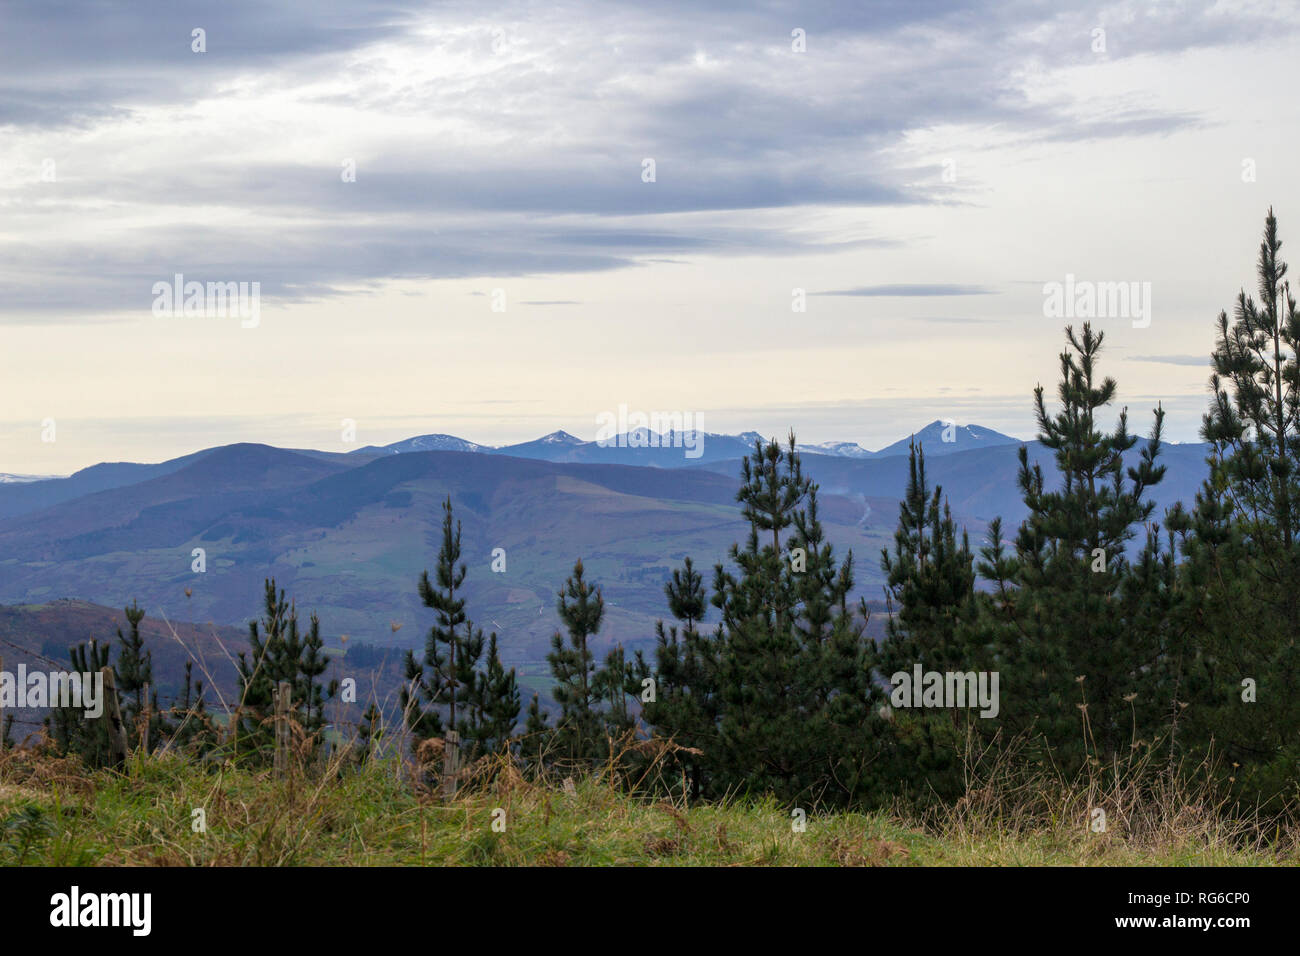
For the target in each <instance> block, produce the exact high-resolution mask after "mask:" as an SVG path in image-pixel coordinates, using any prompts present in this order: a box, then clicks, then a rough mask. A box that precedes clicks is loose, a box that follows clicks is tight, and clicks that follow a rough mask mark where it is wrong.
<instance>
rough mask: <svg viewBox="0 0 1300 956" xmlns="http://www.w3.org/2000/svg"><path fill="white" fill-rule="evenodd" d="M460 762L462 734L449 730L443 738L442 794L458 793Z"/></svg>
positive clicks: (447, 795) (451, 794) (449, 795)
mask: <svg viewBox="0 0 1300 956" xmlns="http://www.w3.org/2000/svg"><path fill="white" fill-rule="evenodd" d="M459 764H460V734H459V733H457V732H456V731H454V730H449V731H447V735H446V737H444V738H443V751H442V795H443V796H444V797H452V796H455V795H456V771H457V769H458V768H459Z"/></svg>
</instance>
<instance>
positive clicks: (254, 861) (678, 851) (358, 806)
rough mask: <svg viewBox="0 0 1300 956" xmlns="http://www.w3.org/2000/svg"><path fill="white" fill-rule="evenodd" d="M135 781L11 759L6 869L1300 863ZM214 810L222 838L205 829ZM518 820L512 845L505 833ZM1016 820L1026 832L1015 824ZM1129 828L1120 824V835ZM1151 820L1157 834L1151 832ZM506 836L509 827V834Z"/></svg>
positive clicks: (1209, 850)
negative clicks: (495, 825)
mask: <svg viewBox="0 0 1300 956" xmlns="http://www.w3.org/2000/svg"><path fill="white" fill-rule="evenodd" d="M129 771H130V772H129V774H126V775H124V774H119V773H114V772H110V771H99V772H96V773H90V774H88V773H86V772H85V771H83V770H82V769H81V768H80V767H79V766H78V765H77V764H76V762H75V760H68V759H60V758H53V757H49V756H45V755H40V754H35V753H31V752H22V751H19V752H14V751H10V752H7V753H5V754H3V755H0V864H4V865H13V864H19V865H73V866H121V865H127V866H152V865H164V866H191V865H192V866H213V865H216V866H294V865H297V866H373V865H380V866H383V865H401V866H441V865H457V866H460V865H467V866H478V865H487V866H516V865H524V866H530V865H532V866H536V865H551V866H565V865H568V866H607V865H608V866H629V865H632V866H642V865H645V866H990V865H991V866H1003V865H1007V866H1025V865H1029V866H1032V865H1057V866H1061V865H1066V866H1070V865H1155V866H1170V865H1215V866H1225V865H1245V866H1258V865H1279V864H1281V865H1294V864H1295V863H1296V862H1297V860H1298V859H1300V854H1297V848H1296V840H1295V838H1294V836H1295V835H1294V834H1290V835H1288V834H1286V833H1282V834H1280V839H1274V840H1271V841H1269V843H1268V845H1265V844H1264V843H1262V842H1260V841H1257V840H1249V839H1242V838H1241V834H1240V831H1234V830H1233V829H1232V828H1230V827H1228V826H1225V825H1222V824H1219V823H1218V822H1217V821H1215V820H1214V819H1211V818H1207V817H1206V816H1204V815H1203V814H1199V813H1197V812H1196V808H1195V807H1194V806H1188V805H1180V806H1174V807H1171V809H1170V810H1169V811H1168V812H1166V813H1157V814H1156V816H1157V817H1158V819H1156V820H1155V823H1156V825H1155V826H1144V827H1143V828H1142V830H1143V834H1144V835H1143V836H1141V837H1138V836H1136V835H1134V834H1132V833H1129V834H1126V833H1125V831H1124V828H1123V826H1114V827H1113V828H1112V830H1111V831H1110V832H1108V833H1092V832H1089V830H1088V828H1087V827H1086V826H1085V825H1082V824H1081V823H1080V821H1077V820H1074V819H1068V820H1067V818H1072V817H1074V816H1076V814H1073V813H1070V812H1066V813H1063V814H1062V815H1061V817H1060V818H1059V819H1057V820H1056V822H1051V820H1050V819H1044V818H1042V817H1039V818H1038V822H1037V823H1036V824H1028V823H1027V821H1026V819H1024V818H1019V817H1017V815H1015V814H1010V815H1008V814H1006V813H1005V812H998V813H985V812H983V811H977V810H975V809H973V808H974V807H975V806H976V804H977V803H978V801H964V807H961V808H958V809H957V810H956V811H952V812H947V813H944V814H942V815H941V816H940V817H935V818H931V819H928V820H926V821H921V820H918V819H909V818H906V817H904V816H900V815H895V814H883V813H882V814H859V813H828V814H822V813H818V812H815V811H814V812H810V813H809V814H808V817H807V826H806V830H804V831H803V832H795V831H794V828H793V827H792V825H791V815H790V809H789V808H787V807H782V806H778V805H777V804H776V803H775V802H773V801H771V800H758V801H736V802H731V803H726V804H714V805H704V806H694V807H686V806H682V805H674V804H672V803H669V802H665V801H657V800H654V799H648V798H638V797H635V796H628V795H627V794H625V793H623V792H621V791H619V790H617V789H615V788H613V787H610V786H609V785H607V784H605V783H602V782H601V781H599V780H596V779H589V780H586V781H580V782H579V783H578V784H577V785H576V788H575V791H574V792H573V793H566V792H564V790H563V789H555V788H548V787H543V786H539V785H537V784H533V783H530V782H528V781H525V780H524V779H523V778H522V777H520V776H519V775H518V774H517V773H513V772H510V771H507V772H505V773H502V774H499V775H498V776H497V778H496V782H495V783H494V784H492V785H489V786H486V787H483V788H480V789H477V790H475V791H471V792H468V793H463V794H461V795H460V796H458V797H457V798H455V799H454V800H451V801H449V802H443V801H441V800H439V799H438V798H437V797H436V796H432V795H429V794H421V793H419V792H418V788H413V787H412V785H411V782H410V780H409V779H406V778H405V777H404V776H403V773H404V771H402V770H401V769H400V767H399V765H397V764H396V763H394V762H381V763H376V764H372V765H371V766H370V767H368V768H366V769H364V770H362V771H359V772H353V771H348V772H345V773H343V774H342V775H336V774H327V775H325V777H324V778H323V779H316V780H310V779H308V778H306V777H303V776H299V777H297V778H296V779H294V780H292V781H288V782H276V781H273V780H272V779H271V775H270V773H269V771H250V770H240V769H232V768H230V767H225V768H220V769H203V768H201V767H199V766H196V765H194V764H193V763H190V762H188V761H185V760H182V759H180V758H172V757H167V756H163V757H152V758H149V759H148V760H143V759H141V758H140V757H139V756H138V755H137V756H136V757H134V758H133V759H132V761H131V764H130V766H129ZM196 810H202V811H203V814H202V816H203V817H204V818H205V819H204V821H203V822H204V823H205V825H206V829H205V832H196V831H197V829H198V826H197V824H198V819H199V815H198V814H196V813H195V811H196ZM494 820H498V821H503V823H504V831H503V832H497V831H496V830H494V828H493V822H494ZM1009 821H1010V822H1009ZM1117 822H1119V821H1117ZM1150 822H1151V821H1148V823H1150ZM500 826H501V823H498V827H500Z"/></svg>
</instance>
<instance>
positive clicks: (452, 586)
mask: <svg viewBox="0 0 1300 956" xmlns="http://www.w3.org/2000/svg"><path fill="white" fill-rule="evenodd" d="M460 541H461V526H460V522H459V521H455V520H454V514H453V512H452V506H451V499H450V498H448V499H447V500H446V501H445V502H444V503H443V521H442V544H441V546H440V548H439V550H438V563H437V566H436V568H435V571H434V577H433V578H432V579H430V576H429V572H428V571H425V572H423V573H422V574H421V576H420V584H419V592H420V597H421V599H422V600H423V601H424V605H425V606H426V607H429V608H432V609H433V610H434V611H436V612H437V619H436V621H435V623H434V625H433V626H432V628H430V630H429V635H428V638H427V639H426V640H425V649H424V659H423V661H422V662H421V661H417V660H416V657H415V654H414V652H412V651H407V653H406V658H405V664H406V679H407V684H406V686H405V687H403V689H402V692H401V705H402V710H403V712H404V713H405V714H406V720H407V726H408V727H409V728H410V730H411V731H412V733H413V735H414V736H415V738H416V739H417V740H423V739H428V738H430V737H437V736H441V735H442V734H443V733H444V732H445V731H444V727H445V728H447V729H452V728H454V729H455V730H456V732H457V733H458V734H459V735H460V738H461V746H462V750H463V751H464V752H465V753H466V754H472V753H475V752H487V751H494V750H498V749H500V748H502V747H504V746H506V743H507V741H508V740H509V737H510V734H511V733H512V731H513V730H514V725H515V722H516V721H517V720H518V717H519V689H518V683H517V681H516V678H515V672H514V669H513V668H511V669H510V670H509V671H507V670H506V669H505V667H504V665H502V663H501V659H500V655H499V653H498V648H497V636H496V634H495V633H493V634H492V635H491V636H490V637H489V638H487V639H485V638H484V635H483V629H482V628H481V627H476V626H475V625H474V623H473V622H472V621H471V620H469V618H468V616H467V615H466V613H465V598H464V597H461V596H458V595H459V593H460V592H461V591H462V589H463V587H464V583H465V577H466V575H467V573H468V569H467V567H466V565H465V564H464V563H463V562H461V560H460V555H461V545H460ZM485 644H486V646H487V648H488V659H487V661H486V663H485V664H484V663H483V649H484V646H485ZM444 709H445V711H446V715H445V721H444V716H443V710H444Z"/></svg>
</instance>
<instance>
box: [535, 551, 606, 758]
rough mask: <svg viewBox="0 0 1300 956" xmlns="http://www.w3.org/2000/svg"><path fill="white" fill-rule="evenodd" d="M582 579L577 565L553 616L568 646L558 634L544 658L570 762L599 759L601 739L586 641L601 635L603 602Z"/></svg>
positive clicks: (559, 736)
mask: <svg viewBox="0 0 1300 956" xmlns="http://www.w3.org/2000/svg"><path fill="white" fill-rule="evenodd" d="M584 575H585V571H584V569H583V566H582V560H581V559H579V560H578V561H576V562H575V563H574V565H573V574H572V575H571V576H570V577H569V578H568V579H567V580H566V581H565V582H564V587H563V589H561V590H560V592H559V595H558V597H557V599H556V611H557V612H558V613H559V615H560V620H561V622H562V623H563V624H564V626H565V629H566V630H567V631H568V643H567V644H566V643H565V639H564V637H563V636H562V635H561V634H560V633H559V632H558V631H557V632H556V633H555V634H554V635H553V636H552V637H551V652H550V653H549V654H547V655H546V660H547V662H548V663H549V664H550V668H551V676H552V677H554V678H555V682H556V684H555V690H554V695H555V701H556V703H558V704H559V705H560V715H559V719H558V721H557V724H556V728H555V742H556V746H557V747H558V748H559V750H560V751H561V753H563V754H565V755H566V756H568V757H569V758H571V759H573V760H582V759H584V758H591V757H596V756H598V755H599V754H600V749H601V744H602V737H603V734H602V730H603V728H602V726H601V723H600V718H599V711H598V708H597V696H596V693H595V689H594V688H593V681H594V678H595V676H596V672H595V663H594V661H595V658H594V657H593V656H592V653H591V649H590V647H589V646H588V638H590V637H592V636H594V635H595V634H596V633H597V632H598V631H599V630H600V624H601V620H602V618H603V617H604V614H605V600H604V598H603V597H602V596H601V592H600V588H599V587H596V586H594V585H592V584H591V583H590V582H588V581H587V580H586V578H585V576H584Z"/></svg>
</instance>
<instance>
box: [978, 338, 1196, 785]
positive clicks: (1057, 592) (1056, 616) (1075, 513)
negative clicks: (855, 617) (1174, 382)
mask: <svg viewBox="0 0 1300 956" xmlns="http://www.w3.org/2000/svg"><path fill="white" fill-rule="evenodd" d="M1066 338H1067V341H1068V344H1069V350H1068V351H1066V352H1063V353H1061V356H1060V359H1061V382H1060V385H1059V387H1058V397H1059V399H1060V403H1061V408H1060V410H1059V411H1058V412H1057V413H1056V414H1055V415H1051V414H1049V413H1048V411H1047V408H1046V405H1045V403H1044V400H1043V388H1042V386H1039V387H1037V388H1036V389H1035V391H1034V404H1035V411H1036V417H1037V420H1038V430H1039V440H1040V441H1041V442H1042V444H1043V445H1044V446H1045V447H1046V448H1047V449H1049V450H1050V451H1052V452H1053V453H1054V461H1055V464H1056V469H1057V485H1059V487H1054V488H1050V489H1049V485H1048V483H1047V481H1046V479H1045V476H1044V474H1043V470H1042V468H1041V466H1039V465H1037V464H1033V465H1031V464H1030V462H1029V456H1028V450H1027V449H1026V448H1025V447H1024V446H1022V447H1021V449H1020V475H1019V482H1020V489H1021V492H1022V494H1023V496H1024V501H1025V505H1026V507H1027V508H1028V510H1029V516H1028V517H1027V518H1026V519H1025V521H1024V522H1023V523H1022V525H1021V527H1020V529H1019V532H1018V534H1017V536H1016V539H1015V556H1014V559H1013V560H1009V559H1008V558H1007V556H1006V554H1005V550H1004V549H1005V545H1004V543H1003V542H1002V541H1001V538H1000V535H1001V528H1000V523H999V525H998V526H996V527H995V529H994V534H995V535H996V538H995V539H991V540H990V544H989V547H988V548H987V549H986V556H985V561H984V562H983V563H982V564H981V566H980V568H979V570H980V573H981V575H983V576H984V577H986V578H988V579H989V580H990V581H991V582H992V583H993V591H992V593H993V595H994V596H993V598H992V604H993V606H992V608H991V609H990V618H991V619H992V620H996V621H999V622H1000V627H999V628H998V633H997V636H996V637H995V642H996V645H997V646H996V653H997V657H998V666H999V668H1000V671H1001V675H1000V676H1001V686H1002V687H1003V688H1008V689H1010V688H1015V691H1014V693H1007V694H1005V695H1004V696H1003V698H1002V702H1001V712H1000V715H999V721H1000V723H1001V724H1002V725H1003V726H1004V727H1007V728H1009V729H1010V730H1012V731H1013V732H1021V731H1032V732H1034V733H1035V734H1041V735H1042V738H1043V740H1044V741H1045V742H1046V743H1047V744H1048V745H1049V746H1050V747H1051V748H1052V751H1053V758H1054V759H1055V760H1057V761H1058V762H1059V763H1060V765H1061V766H1063V767H1065V768H1067V769H1068V768H1070V767H1075V768H1077V767H1079V766H1081V765H1082V763H1083V761H1084V760H1085V759H1086V758H1088V757H1093V758H1095V759H1099V760H1102V761H1103V762H1104V761H1105V760H1108V759H1110V758H1111V757H1113V756H1115V755H1117V754H1121V753H1123V754H1128V753H1130V751H1131V747H1132V746H1133V745H1138V746H1141V745H1147V746H1150V745H1151V744H1152V742H1153V740H1154V739H1156V738H1157V737H1158V736H1159V735H1161V734H1162V733H1165V732H1167V731H1168V730H1169V728H1170V726H1171V724H1172V720H1173V716H1174V713H1175V712H1176V710H1177V707H1178V705H1177V703H1176V701H1175V687H1176V686H1177V684H1178V682H1179V675H1177V674H1172V673H1171V672H1170V671H1169V665H1170V662H1171V661H1176V660H1179V659H1180V655H1179V651H1180V648H1181V647H1182V646H1183V645H1184V644H1185V643H1186V641H1187V637H1188V636H1187V634H1186V633H1184V632H1182V631H1180V630H1178V629H1177V625H1176V622H1177V621H1178V619H1179V618H1178V615H1177V614H1176V613H1173V608H1174V607H1175V605H1176V603H1177V599H1178V598H1177V595H1176V594H1175V593H1174V590H1173V589H1174V588H1175V586H1176V581H1175V580H1174V577H1173V575H1172V569H1173V564H1172V560H1171V559H1170V557H1169V555H1168V554H1167V553H1166V552H1162V550H1161V544H1160V539H1159V537H1158V530H1159V529H1158V526H1157V525H1156V524H1155V523H1154V522H1153V521H1152V520H1151V518H1152V513H1153V511H1154V503H1153V502H1152V501H1151V500H1150V499H1149V498H1148V497H1147V495H1148V493H1149V491H1150V489H1151V488H1153V487H1154V486H1155V485H1156V484H1158V483H1159V482H1160V480H1161V479H1162V478H1163V475H1164V466H1163V465H1157V464H1156V460H1157V458H1158V456H1159V454H1160V450H1161V436H1162V432H1163V423H1164V412H1163V410H1162V409H1160V408H1159V407H1157V408H1156V409H1155V410H1154V423H1153V426H1152V429H1151V433H1150V437H1149V438H1148V440H1147V442H1146V443H1145V446H1144V447H1143V448H1142V449H1141V451H1140V453H1139V455H1138V459H1137V462H1136V464H1135V465H1133V466H1126V465H1125V462H1124V454H1125V452H1128V451H1130V450H1131V449H1132V448H1133V447H1134V446H1135V444H1136V443H1137V439H1136V437H1134V436H1132V435H1130V434H1129V433H1128V424H1127V411H1126V410H1122V411H1121V412H1120V414H1119V416H1118V421H1117V424H1116V427H1115V429H1114V431H1112V432H1104V431H1101V430H1100V428H1099V426H1098V423H1097V416H1098V414H1099V412H1100V411H1101V410H1102V409H1103V408H1105V407H1106V406H1107V405H1110V404H1111V403H1112V402H1113V401H1114V398H1115V394H1116V390H1117V386H1116V384H1115V381H1114V380H1113V379H1111V378H1105V379H1101V378H1099V376H1098V373H1097V369H1096V365H1097V359H1098V355H1099V354H1100V351H1101V347H1102V342H1103V338H1104V335H1103V333H1101V332H1100V331H1098V332H1094V331H1093V330H1092V328H1091V326H1090V325H1088V324H1085V325H1084V327H1083V331H1082V334H1081V335H1080V334H1076V332H1075V331H1074V329H1073V328H1067V329H1066ZM1139 528H1141V529H1144V530H1145V542H1144V544H1143V546H1142V550H1141V552H1140V554H1139V557H1138V568H1137V570H1135V568H1134V566H1133V565H1132V564H1131V563H1130V559H1129V556H1128V547H1129V543H1130V541H1132V540H1133V539H1134V537H1135V536H1136V535H1137V534H1138V529H1139ZM1157 571H1159V572H1160V573H1153V572H1157ZM1007 573H1010V574H1012V575H1013V577H1012V578H1002V577H1000V576H999V575H1000V574H1007ZM1171 624H1172V626H1171Z"/></svg>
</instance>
